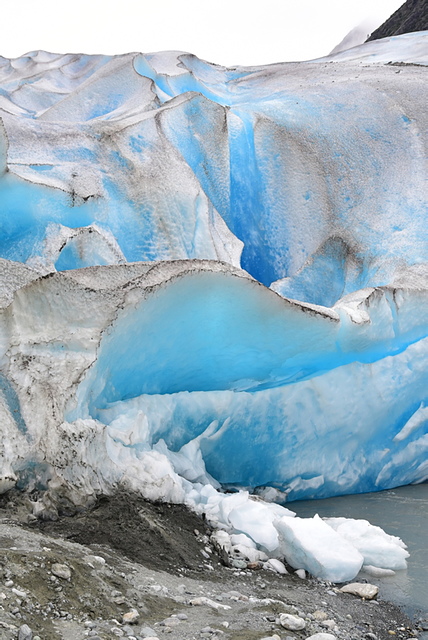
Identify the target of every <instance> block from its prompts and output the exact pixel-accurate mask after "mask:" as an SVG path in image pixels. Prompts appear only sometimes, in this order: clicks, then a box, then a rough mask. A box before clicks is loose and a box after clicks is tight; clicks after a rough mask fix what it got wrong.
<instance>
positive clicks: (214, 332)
mask: <svg viewBox="0 0 428 640" xmlns="http://www.w3.org/2000/svg"><path fill="white" fill-rule="evenodd" d="M427 50H428V33H427V32H422V33H413V34H408V35H404V36H399V37H395V38H389V39H386V40H382V41H379V42H374V43H368V44H366V45H362V46H361V47H357V48H355V49H353V50H351V51H350V52H342V53H340V54H338V55H337V56H332V57H330V58H323V59H320V60H315V61H312V62H308V63H284V64H277V65H271V66H267V67H252V68H243V67H237V68H233V69H225V68H221V67H218V66H215V65H213V64H209V63H207V62H204V61H202V60H199V59H198V58H196V57H195V56H193V55H190V54H186V53H180V52H166V53H157V54H144V55H143V54H127V55H122V56H113V57H111V56H101V55H100V56H86V55H74V54H67V55H55V54H50V53H46V52H42V51H37V52H33V53H30V54H27V55H26V56H23V57H21V58H16V59H12V60H9V59H6V58H0V118H1V123H0V220H1V227H2V229H1V235H0V267H1V268H0V274H1V288H0V298H1V307H2V308H1V312H0V314H1V315H0V349H1V355H0V381H1V384H0V417H1V429H2V440H1V443H0V451H1V459H0V462H1V469H0V489H1V491H7V490H8V489H10V488H11V487H13V486H17V487H18V488H21V489H27V490H32V489H38V490H41V489H42V490H44V491H45V492H44V494H43V499H41V500H39V501H36V502H35V504H34V512H35V513H36V514H38V513H44V514H46V513H49V511H50V510H52V511H54V510H55V509H56V508H57V507H58V504H61V505H64V504H67V503H68V504H72V505H75V506H76V505H77V506H79V505H86V504H88V503H90V502H91V500H93V498H94V496H96V495H97V494H100V493H108V492H111V491H112V490H114V488H115V487H118V486H124V487H127V488H128V489H130V490H135V491H138V492H141V493H142V494H143V495H145V496H146V497H148V498H151V499H155V500H157V499H164V500H171V501H180V502H185V503H186V504H188V505H189V506H191V507H192V508H194V509H196V510H198V511H200V512H203V513H204V514H205V515H206V516H207V517H208V518H209V519H210V521H211V522H213V523H215V524H216V525H217V526H218V527H220V529H221V528H223V529H224V530H225V531H226V533H227V535H229V534H231V535H239V534H242V535H245V536H247V538H248V539H249V540H250V541H252V542H251V545H250V547H251V548H253V545H255V547H257V552H260V553H262V554H263V553H268V554H269V555H270V556H271V557H283V556H284V557H285V558H286V559H287V561H288V562H289V563H290V564H291V565H292V566H295V567H297V568H307V569H308V570H309V571H311V572H312V573H314V574H316V575H319V576H330V578H328V579H334V580H342V579H344V576H345V575H346V576H347V578H346V579H349V578H352V577H353V576H354V575H355V573H356V572H358V570H359V568H360V567H361V566H362V564H363V563H364V564H366V565H374V566H377V567H380V568H384V569H397V568H401V567H402V566H404V563H405V553H406V552H405V551H404V549H403V547H402V546H401V543H400V542H399V541H396V540H392V539H390V538H388V539H386V538H383V537H382V536H380V537H378V536H377V534H376V535H375V534H373V530H372V529H368V530H367V531H365V532H364V531H362V530H361V527H362V528H363V529H364V527H365V525H363V524H361V523H359V524H358V523H356V524H355V523H354V524H352V523H351V524H349V523H348V524H347V523H346V522H345V523H337V522H333V521H331V522H324V521H321V520H319V519H314V520H301V519H298V518H293V517H292V514H290V512H288V510H287V509H285V508H284V507H281V506H279V505H278V504H276V502H284V501H285V499H286V498H287V499H288V500H294V499H298V498H310V497H315V496H316V497H325V496H332V495H338V494H344V493H352V492H363V491H373V490H380V489H384V488H388V487H393V486H397V485H400V484H406V483H411V482H422V481H424V480H425V479H427V477H428V463H427V457H428V456H427V453H428V433H427V431H428V428H427V427H428V396H427V381H428V375H427V366H426V363H427V356H428V337H427V326H428V296H427V281H428V258H427V255H428V233H427V191H426V183H425V182H424V180H425V177H426V155H425V151H426V130H427V112H426V73H427V69H426V65H427V64H428V56H427V53H426V52H427ZM424 145H425V146H424ZM225 487H226V488H230V489H233V490H235V489H236V488H237V489H240V490H241V491H240V492H238V493H237V494H236V495H235V494H232V495H228V494H225V493H223V492H222V491H221V489H224V488H225ZM248 491H250V492H251V493H255V494H256V496H254V495H249V493H248ZM262 498H263V499H264V500H265V501H264V502H260V499H262ZM269 500H270V501H271V502H269ZM231 505H233V506H231ZM360 534H361V535H360ZM382 535H383V534H382ZM314 539H319V540H324V541H325V544H321V543H320V544H318V545H316V548H313V546H312V547H311V546H310V544H309V543H310V542H311V540H312V541H313V540H314ZM306 540H307V541H308V545H309V546H306V542H305V541H306ZM226 546H227V545H226ZM244 546H246V545H244ZM325 549H330V552H331V549H334V550H335V553H336V556H335V557H331V558H329V557H327V556H325V555H323V553H324V551H323V550H325ZM248 553H249V552H247V554H248ZM326 553H327V552H326ZM253 555H254V554H253ZM327 555H328V554H327ZM384 556H385V557H384ZM345 566H347V567H348V568H347V569H346V570H345V569H344V567H345ZM342 569H343V571H342ZM351 574H352V575H351Z"/></svg>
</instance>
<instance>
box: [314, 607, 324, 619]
mask: <svg viewBox="0 0 428 640" xmlns="http://www.w3.org/2000/svg"><path fill="white" fill-rule="evenodd" d="M312 617H313V619H314V620H327V618H328V614H327V613H326V612H325V611H321V610H320V609H317V610H316V611H314V612H313V614H312Z"/></svg>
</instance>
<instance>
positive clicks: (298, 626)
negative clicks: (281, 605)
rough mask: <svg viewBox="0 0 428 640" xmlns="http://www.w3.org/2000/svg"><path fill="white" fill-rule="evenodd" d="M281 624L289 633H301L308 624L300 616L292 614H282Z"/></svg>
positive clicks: (280, 617)
mask: <svg viewBox="0 0 428 640" xmlns="http://www.w3.org/2000/svg"><path fill="white" fill-rule="evenodd" d="M279 624H280V625H281V627H284V629H289V631H301V630H302V629H304V628H305V627H306V622H305V621H304V620H303V618H300V617H299V616H293V615H291V613H281V614H280V616H279Z"/></svg>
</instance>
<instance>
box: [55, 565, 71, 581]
mask: <svg viewBox="0 0 428 640" xmlns="http://www.w3.org/2000/svg"><path fill="white" fill-rule="evenodd" d="M51 571H52V573H53V575H54V576H56V577H57V578H62V579H63V580H70V579H71V569H70V567H67V565H66V564H59V563H58V562H55V563H54V564H53V565H52V566H51Z"/></svg>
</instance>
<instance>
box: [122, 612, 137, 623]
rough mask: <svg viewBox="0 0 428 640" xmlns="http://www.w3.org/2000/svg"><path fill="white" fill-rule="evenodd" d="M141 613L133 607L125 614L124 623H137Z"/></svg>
mask: <svg viewBox="0 0 428 640" xmlns="http://www.w3.org/2000/svg"><path fill="white" fill-rule="evenodd" d="M139 617H140V614H139V613H138V611H137V610H136V609H131V610H130V611H127V612H126V613H124V614H123V617H122V622H123V624H137V622H138V619H139Z"/></svg>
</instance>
